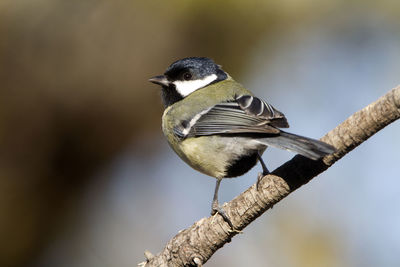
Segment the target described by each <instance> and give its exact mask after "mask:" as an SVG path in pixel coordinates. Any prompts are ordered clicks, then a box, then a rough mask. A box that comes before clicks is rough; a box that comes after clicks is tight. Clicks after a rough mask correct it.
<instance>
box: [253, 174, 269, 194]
mask: <svg viewBox="0 0 400 267" xmlns="http://www.w3.org/2000/svg"><path fill="white" fill-rule="evenodd" d="M268 174H270V172H262V173H261V172H259V173H258V176H257V183H256V190H257V191H258V188H259V185H260V182H261V180H262V178H264V176H266V175H268Z"/></svg>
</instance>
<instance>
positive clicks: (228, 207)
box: [139, 86, 400, 267]
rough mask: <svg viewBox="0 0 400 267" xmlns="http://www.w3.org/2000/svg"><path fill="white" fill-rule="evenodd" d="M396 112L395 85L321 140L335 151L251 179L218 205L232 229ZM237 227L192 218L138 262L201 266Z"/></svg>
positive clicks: (399, 99) (398, 91) (398, 94)
mask: <svg viewBox="0 0 400 267" xmlns="http://www.w3.org/2000/svg"><path fill="white" fill-rule="evenodd" d="M399 117H400V86H398V87H396V88H394V89H392V90H391V91H390V92H388V93H387V94H386V95H384V96H382V97H381V98H379V99H378V100H377V101H375V102H373V103H371V104H370V105H368V106H367V107H365V108H364V109H362V110H360V111H358V112H356V113H354V114H353V115H352V116H350V117H349V118H348V119H347V120H345V121H344V122H343V123H341V124H340V125H338V126H337V127H336V128H335V129H333V130H332V131H330V132H329V133H327V134H326V135H325V136H324V137H323V138H321V140H322V141H324V142H326V143H329V144H331V145H333V146H335V147H336V149H337V152H336V153H334V154H333V155H329V156H326V157H325V158H323V159H321V160H319V161H313V160H310V159H308V158H305V157H303V156H300V155H297V156H295V157H294V158H293V159H291V160H290V161H288V162H286V163H285V164H283V165H282V166H280V167H279V168H277V169H276V170H274V171H273V172H272V173H271V174H269V175H266V176H265V177H263V179H262V180H261V181H260V183H259V188H258V190H257V189H256V185H255V184H254V185H253V186H251V187H250V188H248V189H247V190H246V191H244V192H243V193H241V194H240V195H239V196H237V197H236V198H234V199H233V200H231V201H230V202H228V203H225V204H224V206H223V208H224V210H225V211H226V213H227V215H228V217H229V218H230V219H231V221H232V223H233V225H234V227H235V229H237V230H242V229H244V228H245V227H246V226H247V225H249V224H250V223H251V222H252V221H253V220H255V219H256V218H257V217H259V216H260V215H261V214H263V213H264V212H265V211H267V210H268V209H270V208H271V207H272V206H273V205H274V204H276V203H277V202H279V201H280V200H282V199H283V198H285V197H286V196H287V195H288V194H290V193H291V192H293V191H294V190H296V189H297V188H299V187H300V186H302V185H304V184H306V183H308V182H309V181H310V180H311V179H312V178H314V177H315V176H317V175H318V174H320V173H321V172H323V171H325V170H326V169H327V168H329V167H330V166H332V165H333V164H334V163H335V162H336V161H338V160H339V159H341V158H342V157H343V156H344V155H346V154H347V153H349V152H350V151H351V150H353V149H354V148H355V147H357V146H358V145H360V144H361V143H362V142H364V141H365V140H367V139H368V138H369V137H371V136H372V135H373V134H375V133H377V132H378V131H379V130H381V129H383V128H384V127H385V126H387V125H389V124H390V123H392V122H393V121H395V120H397V119H398V118H399ZM236 234H238V231H232V230H231V229H230V227H229V225H228V224H227V223H226V222H225V221H224V220H223V218H222V217H221V216H220V215H218V214H216V215H214V216H211V217H208V218H203V219H201V220H199V221H197V222H195V223H194V224H193V225H192V226H191V227H189V228H187V229H185V230H182V231H180V232H179V233H178V234H177V235H176V236H175V237H173V238H172V239H171V240H170V241H168V243H167V245H166V246H165V248H164V250H163V251H162V252H160V253H159V254H157V255H156V256H153V255H152V254H151V253H150V252H146V253H145V256H146V258H147V260H146V262H143V263H140V264H139V265H140V266H145V267H153V266H168V267H177V266H201V265H203V264H204V263H205V262H207V260H208V259H210V257H211V256H212V255H213V254H214V253H215V252H216V251H217V250H218V249H219V248H221V247H222V246H223V245H225V244H226V243H228V242H230V241H231V239H232V237H234V236H235V235H236Z"/></svg>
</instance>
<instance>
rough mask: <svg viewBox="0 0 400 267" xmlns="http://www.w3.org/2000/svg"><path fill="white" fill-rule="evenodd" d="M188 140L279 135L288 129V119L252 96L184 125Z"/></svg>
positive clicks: (213, 109) (212, 109)
mask: <svg viewBox="0 0 400 267" xmlns="http://www.w3.org/2000/svg"><path fill="white" fill-rule="evenodd" d="M185 126H186V127H184V129H182V130H180V131H179V132H180V133H185V137H195V136H204V135H215V134H253V133H256V134H269V135H271V134H272V135H275V134H279V133H280V130H279V129H278V128H277V127H280V128H286V127H289V125H288V123H287V120H286V118H285V115H283V113H281V112H280V111H278V110H276V109H275V108H274V107H272V106H271V105H270V104H268V103H267V102H265V101H263V100H261V99H259V98H256V97H253V96H249V95H244V96H239V97H237V98H236V101H233V102H224V103H219V104H217V105H215V106H213V107H211V108H210V109H208V110H206V111H203V112H202V113H201V115H200V116H196V117H194V118H193V119H192V120H191V121H190V122H189V123H187V124H186V125H185Z"/></svg>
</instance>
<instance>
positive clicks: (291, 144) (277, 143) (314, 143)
mask: <svg viewBox="0 0 400 267" xmlns="http://www.w3.org/2000/svg"><path fill="white" fill-rule="evenodd" d="M260 141H261V142H262V143H265V144H266V145H268V146H272V147H277V148H280V149H286V150H289V151H292V152H295V153H298V154H300V155H303V156H305V157H307V158H310V159H313V160H317V159H320V158H322V157H324V156H326V155H329V154H332V153H333V152H335V151H336V149H335V148H334V147H333V146H331V145H329V144H327V143H324V142H322V141H319V140H315V139H311V138H308V137H304V136H300V135H296V134H291V133H287V132H284V131H281V133H280V135H279V136H275V137H268V138H262V139H260Z"/></svg>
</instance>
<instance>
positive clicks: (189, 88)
mask: <svg viewBox="0 0 400 267" xmlns="http://www.w3.org/2000/svg"><path fill="white" fill-rule="evenodd" d="M217 78H218V77H217V75H216V74H211V75H209V76H207V77H205V78H204V79H201V80H193V81H175V82H173V84H174V85H175V88H176V91H178V93H179V94H180V95H181V96H183V97H185V96H188V95H190V94H191V93H193V92H194V91H196V90H197V89H200V88H202V87H204V86H206V85H208V84H210V83H212V82H213V81H215V80H216V79H217Z"/></svg>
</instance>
